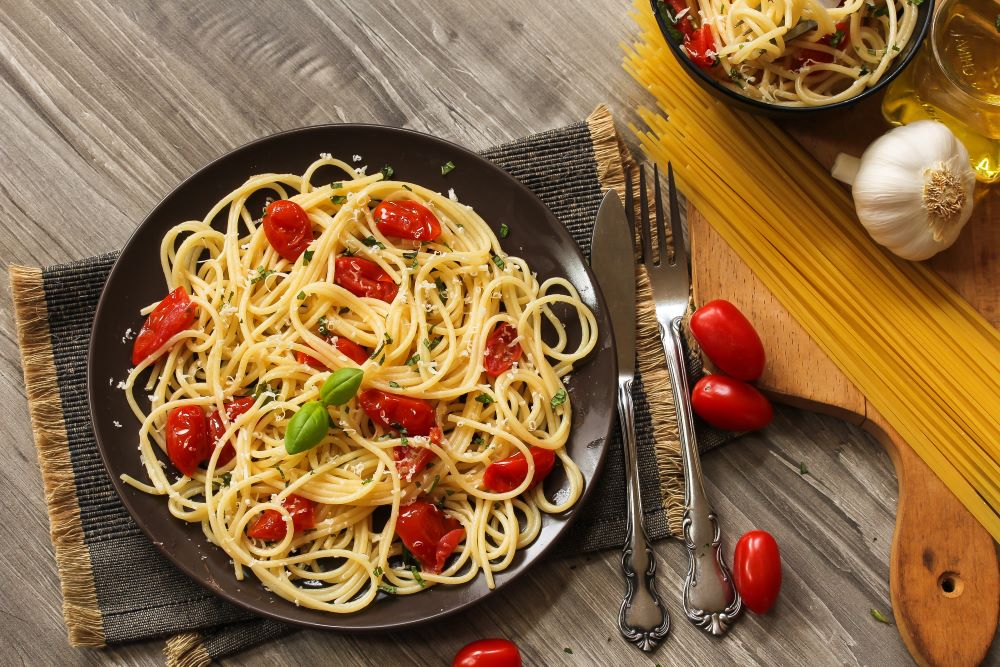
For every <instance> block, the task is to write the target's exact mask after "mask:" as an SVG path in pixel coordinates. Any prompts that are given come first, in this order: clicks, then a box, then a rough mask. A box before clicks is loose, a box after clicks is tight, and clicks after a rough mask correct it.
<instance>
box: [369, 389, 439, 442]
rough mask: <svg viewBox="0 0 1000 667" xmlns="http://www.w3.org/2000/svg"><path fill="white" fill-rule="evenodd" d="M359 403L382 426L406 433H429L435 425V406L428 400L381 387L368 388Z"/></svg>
mask: <svg viewBox="0 0 1000 667" xmlns="http://www.w3.org/2000/svg"><path fill="white" fill-rule="evenodd" d="M358 403H360V404H361V409H362V410H364V411H365V414H366V415H368V417H369V418H370V419H371V420H372V421H373V422H375V423H376V424H378V425H379V426H381V427H382V428H387V429H392V430H393V431H400V432H402V430H403V429H405V430H406V435H429V434H430V432H431V428H432V427H433V426H434V408H432V407H431V404H430V403H428V402H427V401H423V400H421V399H419V398H410V397H409V396H400V395H399V394H390V393H389V392H385V391H381V390H379V389H366V390H364V391H363V392H361V395H360V396H358Z"/></svg>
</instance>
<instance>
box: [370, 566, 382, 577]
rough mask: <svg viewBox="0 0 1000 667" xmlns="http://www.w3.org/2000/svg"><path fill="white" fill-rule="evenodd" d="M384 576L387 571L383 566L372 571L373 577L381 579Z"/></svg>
mask: <svg viewBox="0 0 1000 667" xmlns="http://www.w3.org/2000/svg"><path fill="white" fill-rule="evenodd" d="M383 574H385V570H383V569H382V566H381V565H379V566H378V567H376V568H375V569H374V570H372V575H373V576H376V577H381V576H382V575H383Z"/></svg>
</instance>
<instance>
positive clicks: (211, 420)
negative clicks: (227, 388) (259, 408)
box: [208, 396, 255, 466]
mask: <svg viewBox="0 0 1000 667" xmlns="http://www.w3.org/2000/svg"><path fill="white" fill-rule="evenodd" d="M254 402H255V401H254V397H253V396H244V397H242V398H237V399H235V400H232V401H229V402H228V403H223V407H224V408H225V409H226V417H228V418H229V421H233V420H235V419H236V418H237V417H239V416H240V415H241V414H243V413H244V412H246V411H247V410H249V409H250V408H252V407H253V404H254ZM208 430H209V432H210V433H211V435H212V443H213V446H214V447H218V446H219V445H220V444H222V443H221V442H220V441H221V440H222V436H223V434H225V432H226V425H225V424H223V423H222V416H221V415H220V414H219V411H218V410H217V409H216V410H213V411H212V414H210V415H209V416H208ZM209 456H211V454H209ZM234 456H236V448H235V447H233V443H232V441H227V442H226V444H225V449H223V450H222V452H221V453H220V454H219V460H218V462H217V463H216V464H215V465H216V466H224V465H226V464H227V463H229V462H230V461H232V460H233V457H234Z"/></svg>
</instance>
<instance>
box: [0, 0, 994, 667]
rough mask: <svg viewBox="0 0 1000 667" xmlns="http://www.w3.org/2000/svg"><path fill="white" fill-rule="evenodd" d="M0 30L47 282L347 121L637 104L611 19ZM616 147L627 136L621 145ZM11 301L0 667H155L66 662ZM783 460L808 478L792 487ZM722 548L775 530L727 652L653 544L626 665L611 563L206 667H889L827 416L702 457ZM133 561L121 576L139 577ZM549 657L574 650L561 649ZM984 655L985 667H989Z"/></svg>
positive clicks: (140, 11)
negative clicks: (491, 662)
mask: <svg viewBox="0 0 1000 667" xmlns="http://www.w3.org/2000/svg"><path fill="white" fill-rule="evenodd" d="M3 16H4V20H3V21H0V118H2V121H3V124H4V127H5V128H6V132H5V140H4V141H3V142H0V165H2V166H3V168H2V169H0V259H2V261H3V262H4V264H9V263H13V262H18V263H22V264H29V265H30V264H37V265H43V264H49V263H53V262H59V261H67V260H71V259H76V258H80V257H84V256H87V255H91V254H95V253H98V252H103V251H106V250H109V249H112V248H116V247H119V246H121V245H122V243H123V242H124V241H125V239H126V238H127V237H128V235H129V233H130V232H131V230H132V229H133V228H134V226H135V224H136V223H137V222H138V221H139V220H141V219H142V218H143V216H144V215H145V213H146V212H147V211H148V210H149V209H150V208H151V207H152V206H153V205H154V204H155V203H156V202H157V201H158V200H159V199H160V198H161V197H162V196H163V195H164V194H166V193H167V191H168V190H169V189H170V188H171V187H173V186H174V185H175V184H176V183H177V182H179V181H180V180H181V179H182V178H184V177H185V176H187V175H188V174H189V173H191V172H193V171H194V170H195V169H197V168H198V167H200V166H202V165H203V164H204V163H205V162H207V161H208V160H210V159H212V158H213V157H215V156H217V155H219V154H221V153H223V152H225V151H227V150H229V149H231V148H233V147H235V146H238V145H239V144H242V143H244V142H246V141H248V140H250V139H254V138H257V137H259V136H262V135H265V134H269V133H272V132H276V131H279V130H283V129H290V128H293V127H299V126H302V125H309V124H315V123H323V122H338V121H360V122H375V123H384V124H390V125H401V126H405V127H410V128H413V129H417V130H423V131H428V132H431V133H434V134H437V135H439V136H442V137H445V138H448V139H451V140H454V141H457V142H458V143H461V144H464V145H466V146H469V147H471V148H483V147H486V146H488V145H491V144H494V143H497V142H500V141H505V140H509V139H513V138H515V137H518V136H521V135H524V134H527V133H530V132H535V131H540V130H544V129H549V128H553V127H557V126H559V125H563V124H566V123H569V122H573V121H577V120H580V119H582V118H584V117H585V116H586V115H587V113H589V111H590V110H591V109H592V108H593V107H594V106H595V105H596V104H597V103H599V102H607V103H608V104H609V105H610V107H611V109H612V111H613V112H614V113H616V114H617V116H618V119H619V122H620V123H622V125H621V127H624V124H623V123H624V122H625V121H628V120H634V115H633V114H632V112H631V110H632V109H633V108H634V107H635V106H636V104H637V103H639V102H643V103H648V102H649V98H648V97H647V96H646V94H645V92H644V91H642V90H641V89H639V88H638V87H637V86H636V84H635V83H634V82H633V81H632V80H631V79H630V78H629V77H628V76H627V75H626V74H625V73H624V72H623V71H622V69H621V66H620V61H621V51H620V48H619V43H620V42H622V41H626V40H629V39H631V37H632V31H633V27H632V26H631V25H630V22H629V20H628V18H627V16H626V6H625V5H624V4H622V3H620V2H615V1H613V0H588V1H586V2H580V3H574V4H573V5H572V7H571V8H568V7H567V6H566V5H564V4H562V3H538V2H528V1H526V0H511V1H510V2H506V3H469V2H467V1H464V2H462V1H459V0H439V1H438V2H431V1H430V0H413V1H412V2H399V1H395V2H386V3H349V2H320V1H319V0H305V1H298V2H288V3H285V2H280V3H279V2H246V3H224V2H205V1H202V2H193V1H185V2H173V3H153V2H139V1H136V2H129V3H102V2H95V1H94V0H79V1H78V2H73V3H69V2H42V1H40V0H34V1H31V0H28V1H24V2H16V3H15V2H8V3H4V6H3ZM626 138H627V139H629V137H627V136H626ZM10 304H11V302H10V295H9V293H8V292H7V291H6V290H3V292H2V294H0V309H2V310H3V312H4V315H5V316H4V317H3V318H0V386H2V390H3V394H4V396H6V397H8V400H6V401H4V403H3V404H2V406H0V416H2V419H0V429H2V435H3V440H4V442H5V443H6V444H5V447H3V448H2V449H0V463H2V465H0V478H2V480H3V484H0V494H2V495H0V500H2V502H3V505H4V507H5V508H6V509H7V513H8V514H7V517H6V520H5V521H4V522H2V524H0V539H2V540H4V541H5V542H6V543H7V544H14V545H17V548H8V549H4V550H0V572H2V573H3V574H2V575H0V577H2V579H0V582H2V585H0V635H2V636H3V638H4V639H3V641H2V642H0V663H2V664H4V665H7V664H11V665H17V664H24V665H50V664H51V665H56V664H58V665H75V664H81V665H82V664H94V665H104V664H130V665H160V664H162V657H161V654H160V651H161V648H162V642H148V643H145V644H138V645H132V646H124V647H117V648H114V649H110V650H106V651H87V650H73V649H70V648H69V647H68V646H67V644H66V640H65V628H64V626H63V623H62V618H61V615H60V600H59V593H58V591H59V583H58V580H57V578H56V573H55V565H54V562H53V560H52V547H51V544H50V542H49V540H48V526H47V520H46V514H45V508H44V501H43V497H42V487H41V480H40V476H39V473H38V468H37V464H36V462H35V452H34V446H33V444H32V442H31V436H30V429H29V420H28V414H27V407H26V403H25V399H24V389H23V385H22V382H21V379H20V369H19V362H18V356H17V348H16V344H15V341H14V336H13V333H12V330H13V322H12V318H11V316H10V312H11V308H10ZM800 462H804V463H805V464H806V465H807V467H808V469H809V473H808V474H805V475H803V474H800V472H799V463H800ZM704 467H705V474H706V476H707V479H708V486H709V492H710V493H711V494H712V497H713V499H714V500H715V504H716V507H717V509H718V511H719V513H720V515H721V517H722V521H723V525H724V527H725V530H726V533H727V535H728V536H729V539H728V544H729V547H730V548H731V547H732V544H733V541H734V539H735V536H737V535H739V534H741V533H742V532H744V531H746V530H749V529H751V528H754V527H759V528H766V529H768V530H770V531H771V532H773V533H774V534H775V535H776V537H777V539H778V542H779V544H781V546H782V552H783V556H784V562H785V584H784V591H783V595H782V598H781V600H780V602H779V604H778V606H777V608H776V609H775V611H774V612H773V613H772V614H770V615H768V616H766V617H754V616H748V617H747V618H745V619H744V620H743V621H741V623H740V625H739V626H738V627H737V628H736V630H735V632H734V633H733V634H732V635H731V636H730V637H728V638H727V639H725V640H723V641H713V640H710V639H709V638H706V637H704V636H703V635H702V634H701V633H700V631H698V630H696V629H695V628H693V627H692V626H690V625H689V624H687V623H686V622H684V621H683V619H682V618H681V616H680V604H679V600H680V585H681V581H682V578H683V572H684V570H685V568H686V562H685V558H684V553H683V548H682V547H681V546H680V544H679V543H677V542H674V541H668V542H665V543H662V544H659V545H657V547H656V551H657V554H658V557H659V559H660V563H659V566H660V567H659V570H658V572H659V581H658V586H659V587H660V589H661V590H662V591H663V596H664V599H665V600H666V603H667V605H668V608H669V609H670V611H671V613H672V615H673V617H674V624H673V629H672V631H671V637H670V639H669V640H668V641H667V642H666V643H665V644H664V646H663V647H662V648H661V649H660V650H659V652H658V653H657V654H656V655H654V656H652V657H647V656H644V655H640V654H639V653H638V652H637V651H636V650H635V649H634V647H632V646H631V645H627V644H625V643H624V642H622V641H621V640H619V638H618V636H617V635H616V631H615V629H614V619H615V617H616V614H617V605H618V603H619V600H620V596H621V591H622V585H621V579H620V573H619V566H618V563H617V557H618V556H617V553H616V552H613V551H612V552H607V553H602V554H598V555H594V556H590V557H579V558H573V559H563V560H551V561H548V562H545V563H542V564H540V565H539V566H538V567H537V568H535V569H534V570H533V571H532V572H530V573H529V574H528V575H527V576H526V577H525V578H524V579H523V580H521V581H520V582H518V583H517V584H515V585H514V586H512V587H511V589H510V590H507V591H504V592H503V594H501V595H499V596H498V597H497V599H496V600H494V601H491V602H490V603H489V604H483V605H480V606H478V607H475V608H473V609H472V610H471V611H470V612H469V613H466V614H463V615H462V616H460V617H458V618H456V619H453V620H449V621H445V622H443V623H438V624H434V625H431V626H428V627H426V628H424V629H421V630H419V631H414V632H410V633H406V634H392V635H382V636H368V635H365V636H343V635H335V634H323V633H317V632H302V633H298V634H296V635H294V636H292V637H289V638H288V639H285V640H283V641H280V642H275V643H273V644H270V645H268V646H265V647H262V648H260V649H258V650H255V651H252V652H250V653H248V654H246V655H243V656H239V657H238V658H234V659H231V660H228V661H225V662H226V663H227V664H233V665H236V664H240V665H244V664H246V665H275V664H279V665H280V664H328V663H329V662H330V660H331V656H336V660H337V661H338V663H339V664H345V665H351V664H357V665H363V664H386V665H395V664H411V663H412V664H415V665H440V664H446V663H447V661H448V660H449V659H450V656H451V655H452V654H453V653H454V651H455V650H456V649H457V648H458V647H460V646H461V645H462V644H464V643H466V642H468V641H471V640H472V639H475V638H478V637H481V636H484V635H506V636H508V637H510V638H512V639H514V640H515V641H518V642H519V643H520V644H521V645H522V646H523V647H524V649H525V654H526V657H527V658H528V661H529V664H537V665H542V664H545V665H561V664H566V665H653V664H655V663H656V662H659V663H661V664H671V665H729V664H741V665H748V664H766V665H800V664H810V665H879V666H886V665H890V666H891V665H903V664H908V663H909V658H908V657H907V653H906V649H905V647H904V646H903V644H902V642H901V641H900V639H899V636H898V634H897V632H896V629H895V628H894V627H891V626H886V625H882V624H880V623H877V622H876V621H874V620H873V619H872V617H871V616H870V614H869V610H870V609H871V608H872V607H875V608H878V609H880V610H881V611H883V612H886V613H889V611H890V609H889V584H888V565H887V564H888V559H889V549H890V541H891V536H892V529H893V514H894V511H895V503H896V485H895V479H894V476H893V470H892V466H891V464H890V461H889V459H888V457H887V456H886V455H885V453H884V452H883V451H882V448H881V447H879V446H877V445H876V444H875V443H874V442H873V441H872V440H871V438H869V437H868V436H867V435H866V434H864V433H863V432H862V431H861V430H859V429H858V428H856V427H854V426H852V425H849V424H847V423H844V422H842V421H840V420H837V419H833V418H829V417H822V416H817V415H813V414H808V413H805V412H799V411H796V410H791V409H779V411H778V415H777V417H776V420H775V422H774V425H773V426H771V427H770V428H769V429H768V430H767V431H766V432H764V433H761V434H755V435H751V436H746V437H744V438H742V439H741V440H740V441H739V442H738V443H734V444H731V445H728V446H726V447H725V448H724V449H722V450H720V451H717V452H714V453H712V454H710V455H709V456H707V457H706V460H705V462H704ZM140 565H141V564H137V567H138V566H140ZM564 648H569V649H571V650H572V651H573V653H572V654H569V653H566V652H564V651H563V649H564ZM991 658H992V659H993V660H994V661H996V660H998V659H1000V653H998V652H997V649H996V648H994V651H993V653H991Z"/></svg>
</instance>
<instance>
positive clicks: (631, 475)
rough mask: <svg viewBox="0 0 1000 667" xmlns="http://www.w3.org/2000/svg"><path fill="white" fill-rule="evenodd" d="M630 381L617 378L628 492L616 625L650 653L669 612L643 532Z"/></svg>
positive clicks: (666, 626) (666, 629)
mask: <svg viewBox="0 0 1000 667" xmlns="http://www.w3.org/2000/svg"><path fill="white" fill-rule="evenodd" d="M632 382H633V378H631V377H622V378H619V380H618V417H619V419H620V421H621V430H622V446H623V449H624V451H625V479H626V485H625V486H626V492H627V504H626V509H627V522H626V531H627V532H626V536H625V548H624V549H623V551H622V572H623V573H624V574H625V598H624V600H622V608H621V611H620V612H619V614H618V629H619V631H620V632H621V633H622V636H623V637H625V639H627V640H629V641H630V642H632V643H633V644H635V645H636V646H638V647H639V648H640V649H642V650H643V651H645V652H647V653H649V652H651V651H653V650H654V649H656V647H657V646H658V645H659V643H660V642H661V641H663V639H664V638H665V637H666V636H667V633H668V632H669V631H670V616H668V615H667V611H666V609H665V608H664V606H663V604H662V603H661V602H660V598H659V597H658V596H657V595H656V587H655V584H654V580H653V577H654V576H655V574H656V559H655V558H654V557H653V551H652V550H651V549H650V548H649V538H648V537H647V536H646V528H645V526H644V525H643V520H642V495H641V492H640V489H639V464H638V457H637V451H636V445H635V418H634V412H633V409H632Z"/></svg>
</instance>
